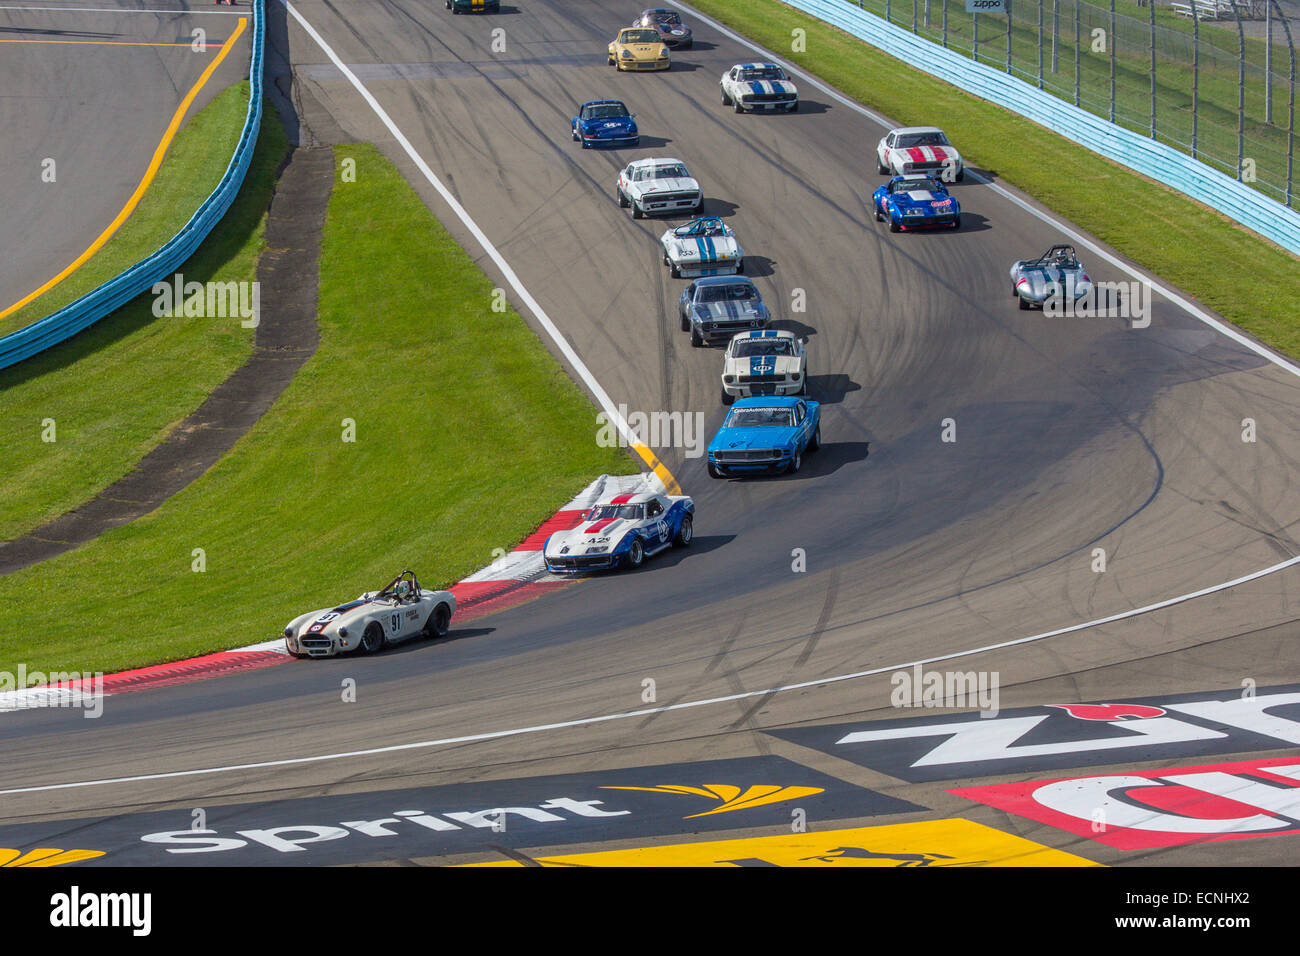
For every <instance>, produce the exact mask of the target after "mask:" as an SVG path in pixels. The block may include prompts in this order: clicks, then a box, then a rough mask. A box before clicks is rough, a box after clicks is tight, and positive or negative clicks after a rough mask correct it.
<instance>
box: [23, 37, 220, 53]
mask: <svg viewBox="0 0 1300 956" xmlns="http://www.w3.org/2000/svg"><path fill="white" fill-rule="evenodd" d="M0 43H89V44H91V45H93V46H185V47H188V46H192V45H193V44H191V43H148V42H146V41H144V40H19V39H5V38H0ZM196 52H197V51H196ZM204 52H206V51H204Z"/></svg>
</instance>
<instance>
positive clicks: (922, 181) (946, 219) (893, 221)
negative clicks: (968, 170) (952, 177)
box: [871, 173, 961, 232]
mask: <svg viewBox="0 0 1300 956" xmlns="http://www.w3.org/2000/svg"><path fill="white" fill-rule="evenodd" d="M871 204H872V205H873V206H874V207H875V210H876V222H883V221H884V220H885V219H888V220H889V231H890V232H901V231H902V230H904V229H933V228H934V227H936V226H948V227H950V228H952V229H960V228H961V203H959V202H957V197H955V196H952V195H949V193H948V187H947V186H945V185H944V184H943V182H942V181H940V180H938V179H935V178H934V177H932V176H926V175H924V174H923V173H911V174H909V175H907V176H895V177H893V178H892V179H890V180H889V182H887V183H885V185H883V186H881V187H880V188H879V189H877V190H876V191H875V192H874V193H873V194H872V196H871Z"/></svg>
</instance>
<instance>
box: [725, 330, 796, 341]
mask: <svg viewBox="0 0 1300 956" xmlns="http://www.w3.org/2000/svg"><path fill="white" fill-rule="evenodd" d="M731 338H732V341H735V340H736V339H793V338H795V334H794V333H793V332H791V331H790V330H789V329H751V330H750V331H748V332H737V333H736V334H735V335H733V336H732V337H731Z"/></svg>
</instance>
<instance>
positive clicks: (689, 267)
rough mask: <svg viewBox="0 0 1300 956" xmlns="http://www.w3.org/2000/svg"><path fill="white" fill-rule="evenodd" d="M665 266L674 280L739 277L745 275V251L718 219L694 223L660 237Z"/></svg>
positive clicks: (702, 219) (671, 230)
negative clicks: (683, 278) (702, 277)
mask: <svg viewBox="0 0 1300 956" xmlns="http://www.w3.org/2000/svg"><path fill="white" fill-rule="evenodd" d="M659 242H660V243H661V244H662V245H663V247H664V265H666V266H667V267H668V268H669V269H670V270H671V271H672V275H673V278H674V279H680V278H682V277H683V276H684V277H687V278H691V279H695V278H699V277H700V276H730V275H739V274H740V273H742V272H744V271H745V250H744V249H742V248H740V243H739V242H737V241H736V234H735V233H734V232H732V231H731V227H730V226H728V225H727V224H726V223H725V222H723V221H722V220H721V219H719V218H718V217H717V216H703V217H701V218H699V219H692V220H691V221H690V222H688V223H687V224H686V225H684V226H678V227H677V228H675V229H669V230H668V231H667V232H665V233H664V234H663V235H662V236H660V237H659Z"/></svg>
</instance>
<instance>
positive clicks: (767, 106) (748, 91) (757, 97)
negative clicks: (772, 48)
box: [720, 63, 799, 113]
mask: <svg viewBox="0 0 1300 956" xmlns="http://www.w3.org/2000/svg"><path fill="white" fill-rule="evenodd" d="M720 85H721V87H722V105H723V106H730V107H733V108H734V109H735V111H736V112H737V113H743V112H745V111H746V110H750V111H753V112H757V111H763V112H772V111H774V110H785V111H786V112H787V113H793V112H795V111H796V110H798V109H799V88H798V87H796V86H795V85H794V84H793V83H791V82H790V78H789V77H788V76H786V75H785V70H783V69H781V67H779V66H777V65H776V64H775V63H737V64H736V65H735V66H733V67H732V68H731V69H730V70H728V71H727V72H726V73H724V74H722V83H721V84H720Z"/></svg>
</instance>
